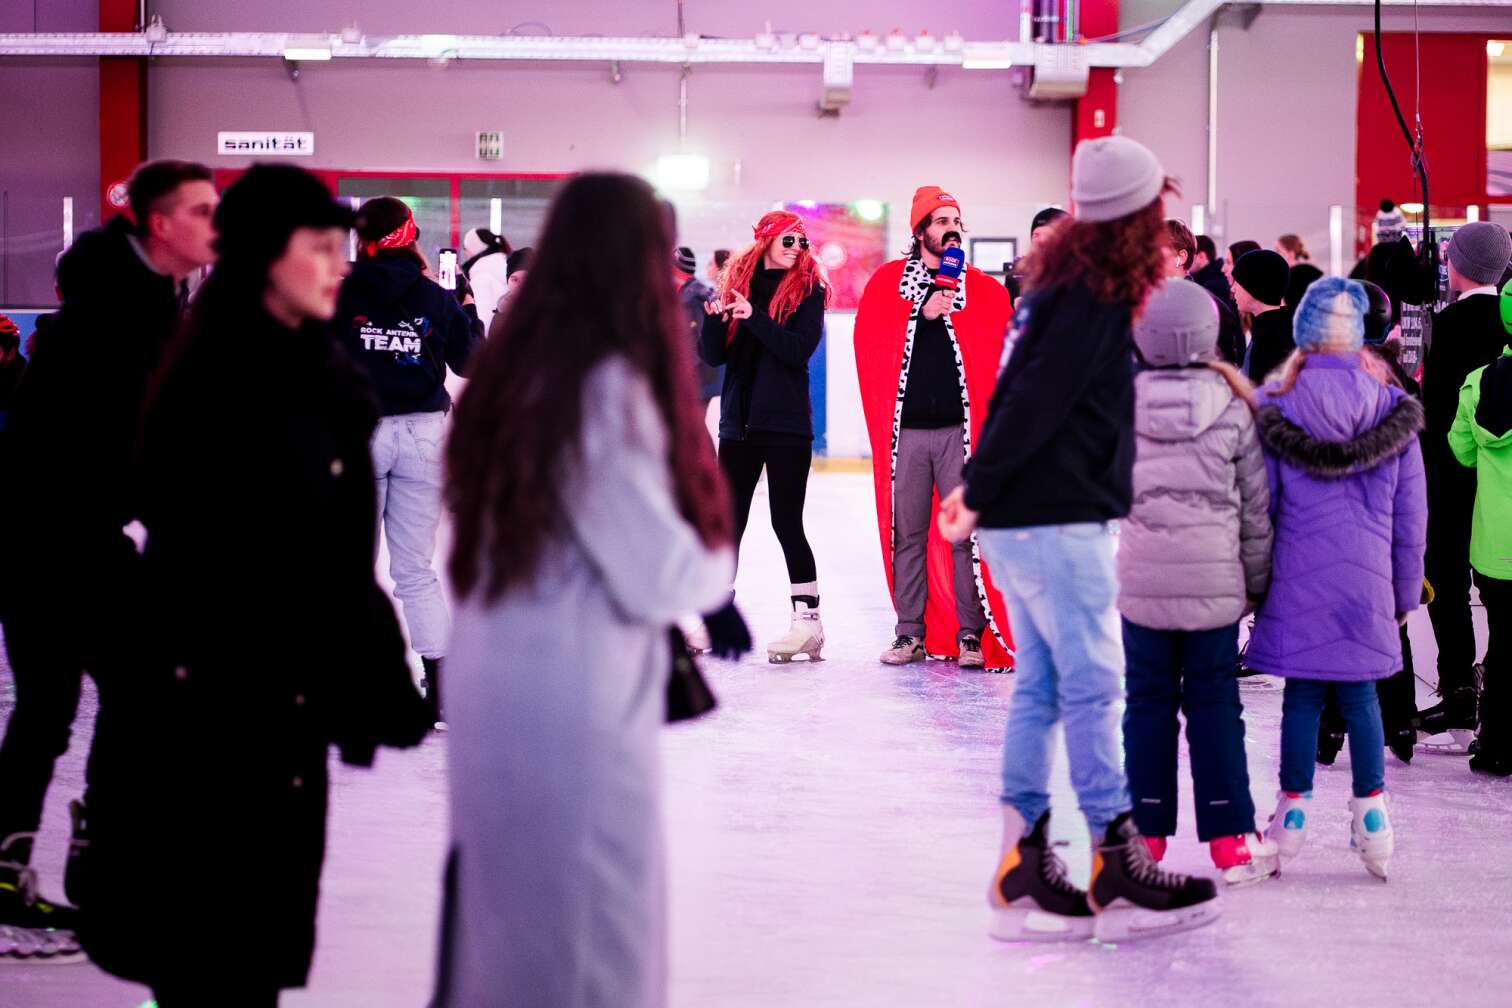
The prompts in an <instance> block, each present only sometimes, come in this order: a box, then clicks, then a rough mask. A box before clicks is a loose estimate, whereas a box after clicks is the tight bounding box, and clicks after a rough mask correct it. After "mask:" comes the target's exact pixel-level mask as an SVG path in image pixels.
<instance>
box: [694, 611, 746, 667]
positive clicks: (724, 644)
mask: <svg viewBox="0 0 1512 1008" xmlns="http://www.w3.org/2000/svg"><path fill="white" fill-rule="evenodd" d="M703 622H704V629H706V630H708V631H709V650H710V651H712V652H713V653H714V655H715V656H716V657H719V658H739V657H740V656H741V655H743V654H745V653H746V652H747V651H749V650H751V631H750V628H749V627H747V626H746V622H745V620H744V619H743V618H742V617H741V615H740V610H739V609H736V608H735V600H734V599H733V598H731V599H730V601H728V602H726V603H725V604H724V607H723V608H720V609H716V610H714V611H713V612H711V613H704V618H703Z"/></svg>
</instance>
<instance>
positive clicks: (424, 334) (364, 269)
mask: <svg viewBox="0 0 1512 1008" xmlns="http://www.w3.org/2000/svg"><path fill="white" fill-rule="evenodd" d="M333 325H334V326H335V333H336V336H337V339H339V340H340V341H341V343H342V345H343V346H344V347H345V348H346V351H347V353H348V354H350V355H351V357H352V359H353V360H355V361H356V362H357V364H358V366H359V367H361V368H362V369H363V370H364V371H366V372H367V374H368V376H369V377H370V378H371V379H372V381H373V387H374V389H375V390H376V392H377V395H378V405H379V408H380V411H381V413H382V415H383V416H397V415H399V414H401V413H437V412H441V411H444V410H446V409H449V408H450V407H451V396H450V395H448V394H447V391H446V369H447V367H448V366H450V367H451V369H452V370H453V371H455V372H456V373H457V374H462V373H463V371H464V370H465V369H466V368H467V361H468V359H469V358H470V357H471V356H472V352H473V348H474V347H475V346H476V345H477V344H478V343H479V342H480V341H481V340H482V339H483V323H482V322H481V321H480V320H479V319H478V311H477V308H476V307H474V306H473V305H468V306H467V307H465V308H464V307H463V306H461V305H459V304H457V299H456V297H455V296H454V295H453V294H452V293H451V292H450V291H448V290H445V289H443V288H442V287H441V286H440V285H439V284H437V283H435V282H434V281H433V280H431V279H429V278H428V277H424V276H422V275H421V274H420V264H419V263H418V262H416V261H415V260H414V259H411V258H409V257H408V256H381V257H379V258H376V259H365V260H363V261H361V262H358V263H357V264H356V265H355V266H353V267H352V275H351V276H349V277H347V280H346V283H344V284H342V285H341V297H340V299H339V300H338V301H337V305H336V318H335V320H334V322H333Z"/></svg>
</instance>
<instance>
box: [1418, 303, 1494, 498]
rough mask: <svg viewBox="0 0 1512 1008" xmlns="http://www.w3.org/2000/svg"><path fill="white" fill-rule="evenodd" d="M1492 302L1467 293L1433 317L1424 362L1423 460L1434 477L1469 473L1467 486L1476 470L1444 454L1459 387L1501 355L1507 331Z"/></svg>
mask: <svg viewBox="0 0 1512 1008" xmlns="http://www.w3.org/2000/svg"><path fill="white" fill-rule="evenodd" d="M1496 302H1497V298H1496V295H1494V294H1472V295H1471V296H1470V297H1467V298H1463V299H1461V300H1459V301H1456V302H1454V303H1453V304H1451V305H1448V306H1447V307H1445V308H1444V310H1443V311H1440V312H1437V313H1435V314H1434V316H1433V323H1432V326H1433V327H1432V329H1431V330H1430V334H1431V335H1430V342H1429V344H1428V357H1427V359H1426V360H1425V361H1424V362H1423V412H1424V413H1426V414H1427V420H1428V429H1427V431H1426V432H1425V433H1424V434H1423V445H1424V447H1423V461H1424V463H1425V464H1426V465H1427V466H1428V469H1429V471H1430V472H1431V473H1433V475H1434V476H1435V477H1437V476H1440V475H1442V474H1444V473H1448V474H1450V478H1453V477H1455V476H1462V475H1464V474H1468V475H1469V479H1468V480H1465V481H1464V482H1467V483H1468V484H1469V486H1470V487H1471V488H1473V487H1474V486H1475V472H1474V470H1470V469H1465V468H1464V467H1463V466H1461V465H1460V464H1459V462H1457V461H1456V460H1455V458H1454V454H1453V452H1451V451H1450V450H1449V428H1450V427H1453V426H1454V415H1455V413H1456V412H1458V411H1459V392H1460V386H1461V385H1463V384H1465V379H1466V378H1468V377H1469V376H1470V372H1471V371H1474V370H1475V369H1476V368H1478V367H1484V366H1485V365H1487V364H1490V363H1492V362H1493V361H1495V360H1496V359H1497V358H1498V357H1500V356H1501V352H1502V347H1504V346H1506V345H1507V331H1506V330H1505V329H1503V328H1502V322H1501V314H1500V310H1499V308H1498V306H1497V303H1496ZM1471 496H1474V491H1473V489H1472V491H1471Z"/></svg>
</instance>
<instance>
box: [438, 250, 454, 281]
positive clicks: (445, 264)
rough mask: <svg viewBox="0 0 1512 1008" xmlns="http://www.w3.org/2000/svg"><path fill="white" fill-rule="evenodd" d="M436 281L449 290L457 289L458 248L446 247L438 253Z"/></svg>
mask: <svg viewBox="0 0 1512 1008" xmlns="http://www.w3.org/2000/svg"><path fill="white" fill-rule="evenodd" d="M436 283H438V284H440V285H441V286H442V287H445V288H446V289H447V290H449V291H454V290H456V289H457V250H456V249H450V248H444V249H440V250H438V252H437V253H436Z"/></svg>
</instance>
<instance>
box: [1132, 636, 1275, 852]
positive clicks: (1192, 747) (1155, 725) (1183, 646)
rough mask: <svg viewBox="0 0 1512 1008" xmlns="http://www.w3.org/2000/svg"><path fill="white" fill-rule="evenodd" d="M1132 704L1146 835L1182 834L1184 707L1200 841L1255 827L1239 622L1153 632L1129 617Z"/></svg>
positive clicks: (1138, 798) (1140, 818)
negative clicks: (1179, 789) (1179, 786)
mask: <svg viewBox="0 0 1512 1008" xmlns="http://www.w3.org/2000/svg"><path fill="white" fill-rule="evenodd" d="M1123 640H1124V653H1125V654H1126V655H1127V656H1128V670H1129V671H1128V691H1129V704H1128V707H1127V708H1126V709H1125V710H1124V720H1123V726H1124V757H1125V760H1124V761H1125V765H1126V766H1127V767H1128V770H1129V792H1130V797H1132V798H1133V800H1134V825H1136V826H1138V827H1139V832H1141V833H1143V834H1144V835H1145V836H1152V837H1166V836H1171V835H1173V834H1174V833H1175V832H1176V807H1177V806H1176V803H1177V797H1176V747H1177V745H1178V741H1179V740H1178V725H1177V721H1176V712H1177V711H1180V712H1181V713H1183V714H1185V715H1186V735H1187V749H1188V752H1189V754H1190V756H1191V764H1192V790H1193V791H1194V792H1195V793H1196V794H1195V797H1196V803H1197V839H1199V840H1201V841H1203V842H1207V841H1209V840H1212V839H1215V838H1217V837H1224V836H1238V835H1240V834H1241V833H1253V832H1254V831H1255V802H1254V799H1253V798H1251V797H1250V790H1249V767H1248V765H1247V764H1246V763H1245V759H1244V719H1243V718H1242V717H1241V716H1240V715H1241V714H1242V713H1243V711H1244V705H1243V704H1241V703H1240V702H1239V678H1238V676H1236V675H1235V672H1236V667H1235V659H1236V657H1237V656H1238V654H1239V624H1237V623H1233V624H1230V625H1229V626H1225V627H1219V628H1217V629H1216V630H1152V629H1150V628H1149V627H1144V626H1140V625H1139V624H1138V623H1131V622H1129V621H1128V620H1127V619H1125V620H1124V621H1123Z"/></svg>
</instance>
